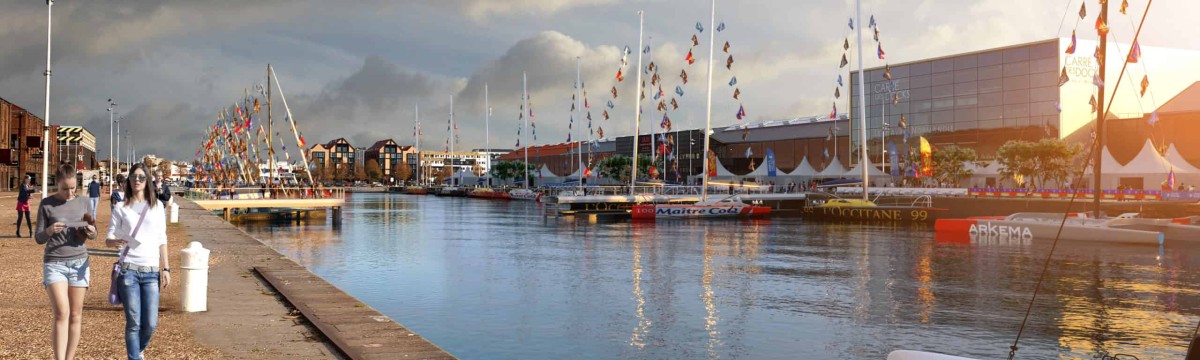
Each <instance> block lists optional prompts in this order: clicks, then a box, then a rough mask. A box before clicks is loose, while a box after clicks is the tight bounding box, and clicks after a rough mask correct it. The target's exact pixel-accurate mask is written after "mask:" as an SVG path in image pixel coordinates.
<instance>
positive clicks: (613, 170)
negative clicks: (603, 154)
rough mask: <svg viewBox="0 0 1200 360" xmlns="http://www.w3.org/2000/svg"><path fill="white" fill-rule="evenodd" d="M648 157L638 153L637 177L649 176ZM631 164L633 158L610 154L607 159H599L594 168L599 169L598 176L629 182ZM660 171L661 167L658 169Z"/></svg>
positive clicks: (649, 164)
mask: <svg viewBox="0 0 1200 360" xmlns="http://www.w3.org/2000/svg"><path fill="white" fill-rule="evenodd" d="M651 165H653V164H651V163H650V157H648V156H641V155H638V178H649V177H650V166H651ZM631 166H633V160H631V159H630V157H628V156H625V155H616V156H610V157H608V158H607V159H604V160H601V161H600V162H599V163H597V164H596V168H598V169H600V176H601V177H606V178H609V179H614V180H617V181H620V182H623V183H624V182H629V168H630V167H631ZM659 172H662V169H659Z"/></svg>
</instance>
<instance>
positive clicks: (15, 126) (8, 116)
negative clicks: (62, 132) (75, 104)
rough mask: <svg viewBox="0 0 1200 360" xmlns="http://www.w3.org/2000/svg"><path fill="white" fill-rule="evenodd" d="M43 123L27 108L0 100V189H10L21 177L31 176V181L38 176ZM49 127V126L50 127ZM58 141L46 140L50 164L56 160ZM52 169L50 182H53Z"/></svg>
mask: <svg viewBox="0 0 1200 360" xmlns="http://www.w3.org/2000/svg"><path fill="white" fill-rule="evenodd" d="M45 126H46V122H45V121H43V120H42V119H41V118H39V117H37V116H36V115H34V114H32V113H30V112H29V111H28V110H25V109H24V108H22V107H20V106H17V105H16V104H13V103H10V102H8V101H6V100H4V99H0V137H2V138H4V139H7V141H5V142H3V143H0V190H3V191H13V190H15V189H16V188H17V185H19V184H20V183H21V181H23V180H22V178H24V177H25V176H31V177H32V178H33V182H34V184H37V183H38V182H40V181H41V176H42V156H43V154H42V136H43V135H44V134H43V130H44V128H45ZM52 130H53V129H52ZM56 154H58V142H57V141H55V142H51V143H50V159H51V160H52V161H50V165H51V166H54V165H55V162H54V161H53V160H55V159H57V155H56ZM53 175H54V174H53V171H51V174H50V177H49V179H50V184H53V183H54V179H53V177H54V176H53Z"/></svg>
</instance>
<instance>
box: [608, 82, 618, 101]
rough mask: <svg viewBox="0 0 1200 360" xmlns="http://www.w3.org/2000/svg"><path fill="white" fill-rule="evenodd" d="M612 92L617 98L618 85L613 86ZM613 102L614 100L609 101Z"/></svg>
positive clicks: (614, 97)
mask: <svg viewBox="0 0 1200 360" xmlns="http://www.w3.org/2000/svg"><path fill="white" fill-rule="evenodd" d="M612 94H613V99H616V98H617V87H616V86H613V87H612ZM611 103H612V102H611V101H609V104H611Z"/></svg>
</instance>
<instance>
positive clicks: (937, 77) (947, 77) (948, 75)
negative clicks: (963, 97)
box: [932, 72, 954, 86]
mask: <svg viewBox="0 0 1200 360" xmlns="http://www.w3.org/2000/svg"><path fill="white" fill-rule="evenodd" d="M932 82H933V86H938V85H950V84H953V83H954V73H952V72H944V73H938V74H933V80H932Z"/></svg>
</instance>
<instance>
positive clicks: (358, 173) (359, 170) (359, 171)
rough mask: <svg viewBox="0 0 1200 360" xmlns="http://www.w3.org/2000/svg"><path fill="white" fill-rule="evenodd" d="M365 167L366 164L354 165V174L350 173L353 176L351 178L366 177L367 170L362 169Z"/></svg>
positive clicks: (356, 179)
mask: <svg viewBox="0 0 1200 360" xmlns="http://www.w3.org/2000/svg"><path fill="white" fill-rule="evenodd" d="M365 167H366V166H355V167H354V175H352V176H354V179H353V180H354V181H363V180H366V179H367V170H366V169H364V168H365Z"/></svg>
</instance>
